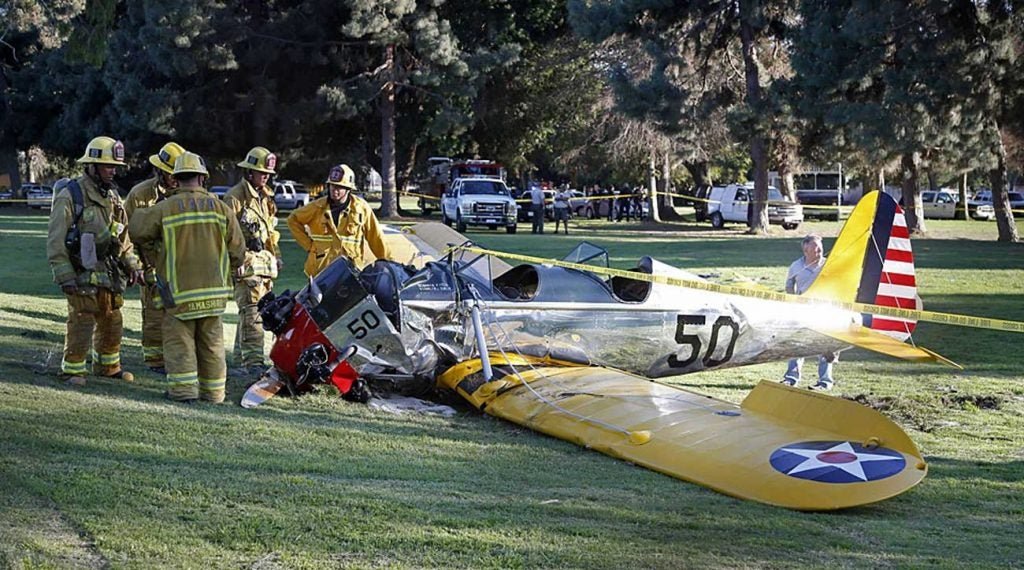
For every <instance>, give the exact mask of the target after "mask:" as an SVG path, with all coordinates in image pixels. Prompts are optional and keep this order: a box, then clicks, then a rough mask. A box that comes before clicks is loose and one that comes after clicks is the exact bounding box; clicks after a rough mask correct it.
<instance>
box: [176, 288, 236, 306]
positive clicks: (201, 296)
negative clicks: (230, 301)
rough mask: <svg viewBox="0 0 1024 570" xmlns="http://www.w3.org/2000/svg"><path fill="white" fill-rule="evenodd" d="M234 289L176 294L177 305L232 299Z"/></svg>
mask: <svg viewBox="0 0 1024 570" xmlns="http://www.w3.org/2000/svg"><path fill="white" fill-rule="evenodd" d="M232 291H233V290H232V289H231V288H229V287H207V288H205V289H192V290H190V291H187V292H185V293H180V294H179V293H175V295H174V301H175V302H176V303H179V304H180V303H187V302H188V301H205V300H208V299H220V298H222V297H230V296H231V293H232Z"/></svg>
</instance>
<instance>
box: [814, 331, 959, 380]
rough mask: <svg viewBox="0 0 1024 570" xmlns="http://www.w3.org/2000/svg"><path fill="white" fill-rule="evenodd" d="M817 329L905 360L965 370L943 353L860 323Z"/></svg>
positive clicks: (854, 344) (835, 337) (837, 338)
mask: <svg viewBox="0 0 1024 570" xmlns="http://www.w3.org/2000/svg"><path fill="white" fill-rule="evenodd" d="M815 331H816V332H819V333H821V334H823V335H825V336H828V337H832V338H834V339H836V340H840V341H842V342H845V343H847V344H852V345H853V346H858V347H860V348H865V349H867V350H872V351H874V352H878V353H881V354H885V355H887V356H893V357H895V358H902V359H903V360H910V361H912V362H938V363H939V364H945V365H947V366H952V367H953V368H956V369H958V370H963V366H960V365H959V364H957V363H956V362H953V361H952V360H950V359H948V358H946V357H945V356H942V355H941V354H938V353H935V352H932V351H930V350H928V349H927V348H922V347H920V346H913V345H910V344H907V343H905V342H900V341H898V340H896V339H894V338H892V337H891V336H887V335H884V334H882V333H879V332H875V331H873V330H871V329H869V328H867V327H862V326H860V325H855V326H852V327H850V329H849V330H848V331H843V332H838V331H834V330H832V331H830V330H824V329H815Z"/></svg>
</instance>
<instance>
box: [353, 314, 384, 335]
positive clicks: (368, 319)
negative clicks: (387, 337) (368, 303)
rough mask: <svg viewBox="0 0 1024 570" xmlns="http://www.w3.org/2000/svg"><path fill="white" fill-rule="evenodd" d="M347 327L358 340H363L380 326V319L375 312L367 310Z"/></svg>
mask: <svg viewBox="0 0 1024 570" xmlns="http://www.w3.org/2000/svg"><path fill="white" fill-rule="evenodd" d="M345 326H346V327H348V332H350V333H352V334H353V335H354V336H355V337H356V338H363V337H364V336H366V335H367V334H369V333H370V331H372V330H373V329H375V328H377V327H379V326H380V319H379V318H378V317H377V315H375V314H374V313H373V311H370V310H369V309H367V310H365V311H363V314H361V315H359V316H358V317H356V318H354V319H352V320H351V321H349V323H348V324H347V325H345Z"/></svg>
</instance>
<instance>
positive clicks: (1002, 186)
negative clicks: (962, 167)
mask: <svg viewBox="0 0 1024 570" xmlns="http://www.w3.org/2000/svg"><path fill="white" fill-rule="evenodd" d="M994 128H995V132H996V141H997V144H996V145H994V147H993V149H992V150H993V153H994V154H995V155H996V167H995V168H993V169H992V170H990V171H989V173H988V176H989V184H990V185H991V186H992V207H993V208H995V210H996V227H997V228H998V229H999V241H1008V242H1018V241H1020V236H1019V235H1018V234H1017V223H1016V222H1014V221H1013V213H1012V212H1010V196H1009V195H1008V194H1007V192H1009V190H1008V189H1007V187H1008V186H1009V184H1008V182H1009V180H1008V176H1007V173H1006V149H1005V148H1004V147H1003V139H1002V137H1000V136H999V127H998V126H995V127H994Z"/></svg>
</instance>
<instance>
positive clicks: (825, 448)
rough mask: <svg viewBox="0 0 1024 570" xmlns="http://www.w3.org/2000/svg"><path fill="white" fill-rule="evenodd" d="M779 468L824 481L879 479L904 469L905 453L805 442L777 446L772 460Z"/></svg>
mask: <svg viewBox="0 0 1024 570" xmlns="http://www.w3.org/2000/svg"><path fill="white" fill-rule="evenodd" d="M769 462H771V464H772V467H774V468H775V470H776V471H778V472H780V473H783V474H785V475H789V476H790V477H796V478H798V479H809V480H811V481H818V482H821V483H863V482H865V481H878V480H879V479H885V478H886V477H892V476H893V475H895V474H897V473H899V472H900V471H903V468H904V467H906V465H907V461H906V459H904V457H903V454H901V453H900V452H898V451H894V450H892V449H886V448H884V447H873V448H868V447H864V446H862V445H861V444H859V443H853V442H850V441H805V442H800V443H794V444H791V445H785V446H783V447H780V448H778V449H776V450H775V451H774V452H773V453H772V456H771V458H770V459H769Z"/></svg>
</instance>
